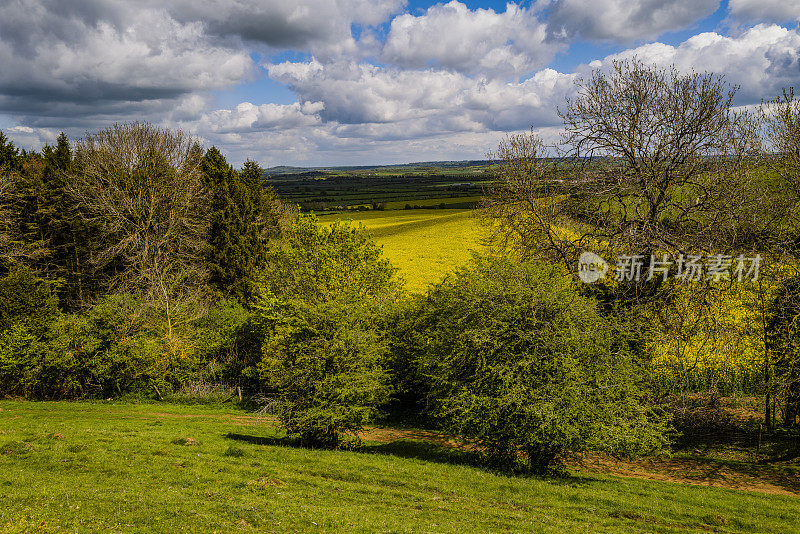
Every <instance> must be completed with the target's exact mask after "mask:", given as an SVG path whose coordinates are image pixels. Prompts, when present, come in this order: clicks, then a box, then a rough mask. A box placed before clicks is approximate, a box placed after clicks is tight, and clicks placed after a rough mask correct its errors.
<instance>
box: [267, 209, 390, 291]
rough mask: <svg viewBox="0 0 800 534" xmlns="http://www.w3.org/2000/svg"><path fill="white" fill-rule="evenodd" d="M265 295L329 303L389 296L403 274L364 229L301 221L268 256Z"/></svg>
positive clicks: (310, 219) (310, 218) (288, 231)
mask: <svg viewBox="0 0 800 534" xmlns="http://www.w3.org/2000/svg"><path fill="white" fill-rule="evenodd" d="M267 256H268V257H267V264H266V268H265V269H264V270H263V272H262V275H261V293H262V294H264V295H283V296H286V297H289V298H300V299H304V300H307V301H309V302H323V301H327V300H332V299H335V298H340V297H342V296H344V295H349V296H352V297H354V298H359V297H360V298H366V299H373V298H384V297H386V296H389V295H393V290H395V289H396V288H397V287H398V282H397V280H396V278H395V274H396V272H397V270H396V269H395V268H393V267H392V266H391V264H390V263H389V262H388V261H387V260H385V259H383V258H382V257H381V249H380V247H378V246H377V245H376V244H375V243H374V242H373V241H372V239H371V238H370V237H369V236H368V235H367V233H366V232H365V231H364V229H363V228H353V227H350V226H349V225H347V224H343V223H338V222H337V223H334V224H332V225H331V226H330V227H323V226H320V225H318V224H317V221H316V218H314V217H311V216H304V217H297V218H296V219H295V220H294V221H292V223H291V224H290V225H289V228H288V229H287V231H286V232H285V238H284V240H283V243H282V244H281V245H280V246H277V247H276V248H275V249H273V250H271V251H270V252H269V253H268V255H267Z"/></svg>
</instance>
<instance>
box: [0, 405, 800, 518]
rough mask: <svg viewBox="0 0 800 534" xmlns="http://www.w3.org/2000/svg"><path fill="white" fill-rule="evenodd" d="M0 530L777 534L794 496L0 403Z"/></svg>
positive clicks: (216, 424) (226, 416) (192, 416)
mask: <svg viewBox="0 0 800 534" xmlns="http://www.w3.org/2000/svg"><path fill="white" fill-rule="evenodd" d="M0 409H2V411H0V431H2V434H0V487H1V488H2V494H3V506H2V507H0V529H2V530H3V531H4V532H52V531H68V532H93V531H109V532H176V531H184V532H226V531H230V530H242V531H256V530H257V531H264V532H317V531H318V532H348V533H349V532H501V531H502V532H678V531H681V532H685V531H690V532H700V531H714V532H789V531H791V530H792V529H794V528H796V525H798V524H800V507H798V506H797V503H798V501H797V499H796V498H793V497H786V496H773V495H766V494H757V493H747V492H741V491H735V490H725V489H716V488H704V487H698V486H683V485H679V484H671V483H664V482H652V481H644V480H635V479H623V478H616V477H610V476H601V475H595V474H588V473H575V474H573V475H572V476H569V477H565V478H554V479H540V478H524V477H506V476H502V475H498V474H494V473H491V472H488V471H486V470H483V469H480V468H476V467H471V466H470V465H464V464H463V463H462V462H460V459H459V457H458V456H457V455H452V454H445V453H443V452H442V451H441V450H440V449H438V448H437V447H436V446H433V445H430V444H427V443H421V442H416V441H402V442H395V443H391V444H373V445H367V447H366V448H365V450H364V451H363V452H345V451H335V452H330V451H314V450H307V449H301V448H296V447H292V446H288V445H287V442H286V441H285V440H283V439H281V433H280V432H279V431H278V430H277V429H276V428H274V427H272V426H270V425H269V424H268V423H267V422H264V421H263V420H262V421H260V422H259V421H257V420H255V419H254V418H252V417H250V416H247V415H246V414H245V413H244V412H241V411H232V410H230V409H214V408H208V407H196V406H195V407H192V406H177V405H166V404H159V405H151V404H141V405H131V404H128V405H124V404H123V405H120V404H115V403H112V402H98V403H89V402H48V403H43V402H42V403H34V402H21V401H20V402H17V401H3V402H0Z"/></svg>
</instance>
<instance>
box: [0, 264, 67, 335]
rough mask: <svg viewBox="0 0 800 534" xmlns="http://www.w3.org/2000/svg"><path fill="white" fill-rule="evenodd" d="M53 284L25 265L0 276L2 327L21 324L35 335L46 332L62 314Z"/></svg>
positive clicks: (2, 328) (0, 320) (0, 319)
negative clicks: (52, 287) (52, 289)
mask: <svg viewBox="0 0 800 534" xmlns="http://www.w3.org/2000/svg"><path fill="white" fill-rule="evenodd" d="M50 285H51V284H50V282H47V281H46V280H42V279H40V278H36V276H35V275H34V274H33V272H31V271H30V270H29V269H27V268H25V267H19V268H17V269H15V270H13V271H11V273H9V274H8V276H6V277H4V278H0V331H3V330H6V329H8V328H11V327H12V326H14V325H21V326H23V327H24V328H26V329H27V330H28V331H29V332H30V333H31V334H33V335H34V336H42V335H44V333H45V332H47V329H48V328H49V327H50V324H51V323H52V322H53V321H54V320H55V318H56V317H58V315H59V311H58V297H57V296H56V295H55V294H54V292H52V291H51V287H50Z"/></svg>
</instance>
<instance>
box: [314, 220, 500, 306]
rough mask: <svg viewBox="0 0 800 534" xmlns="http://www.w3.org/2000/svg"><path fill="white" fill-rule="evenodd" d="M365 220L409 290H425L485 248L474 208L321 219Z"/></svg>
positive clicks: (366, 225) (324, 221) (482, 233)
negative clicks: (475, 252)
mask: <svg viewBox="0 0 800 534" xmlns="http://www.w3.org/2000/svg"><path fill="white" fill-rule="evenodd" d="M333 221H348V222H352V223H354V224H358V223H361V224H363V225H364V226H365V228H366V229H367V230H368V231H369V233H370V235H372V237H373V238H374V239H375V241H376V242H377V243H378V245H380V246H381V247H382V248H383V254H384V256H386V258H387V259H388V260H389V261H390V262H392V265H394V266H395V267H397V268H398V269H399V273H400V276H401V277H402V278H403V279H404V280H405V281H406V288H407V289H408V290H410V291H423V290H424V289H425V288H426V287H427V286H428V284H432V283H435V282H438V281H439V280H441V279H442V277H444V276H445V275H447V274H448V273H451V272H452V271H453V269H455V268H456V267H458V266H460V265H463V264H465V263H466V262H467V261H469V259H470V257H471V254H472V251H480V250H482V249H483V245H482V244H481V241H482V239H483V238H484V236H485V231H484V229H483V228H482V227H481V224H480V221H478V219H477V218H475V216H474V212H473V211H472V210H396V211H389V210H387V211H363V212H355V213H340V214H336V215H325V216H322V217H320V222H321V223H323V224H326V223H331V222H333Z"/></svg>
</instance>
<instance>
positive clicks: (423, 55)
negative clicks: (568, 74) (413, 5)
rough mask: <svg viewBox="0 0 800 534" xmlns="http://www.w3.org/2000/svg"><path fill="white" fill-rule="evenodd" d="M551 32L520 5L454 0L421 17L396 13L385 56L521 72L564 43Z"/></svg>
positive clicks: (400, 61)
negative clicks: (470, 4) (476, 5)
mask: <svg viewBox="0 0 800 534" xmlns="http://www.w3.org/2000/svg"><path fill="white" fill-rule="evenodd" d="M546 37H547V35H546V26H545V25H544V24H542V23H540V22H539V21H538V19H537V18H536V16H535V14H534V13H533V12H532V11H531V10H527V9H524V8H522V7H519V6H517V5H516V4H512V3H509V4H508V5H507V6H506V11H505V12H503V13H496V12H495V11H494V10H492V9H476V10H474V11H473V10H470V9H468V8H467V6H465V5H464V4H462V3H460V2H458V1H456V0H453V1H451V2H450V3H448V4H438V5H434V6H433V7H430V8H429V9H428V10H427V11H426V12H425V14H423V15H420V16H413V15H410V14H405V15H400V16H398V17H395V18H394V19H393V20H392V24H391V27H390V29H389V34H388V36H387V38H386V43H385V45H384V47H383V53H382V58H383V59H384V60H385V61H387V62H390V63H394V64H396V65H401V66H404V67H414V68H420V67H422V68H424V67H429V66H436V67H444V68H446V69H452V70H456V71H459V72H465V73H472V74H484V75H501V76H511V77H519V76H522V75H525V74H528V73H530V72H531V71H533V70H534V69H536V68H538V67H540V66H542V65H543V64H545V63H547V62H548V61H549V60H551V59H552V57H553V55H554V54H555V52H556V51H557V50H558V48H559V47H558V45H556V44H555V43H548V42H546Z"/></svg>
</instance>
